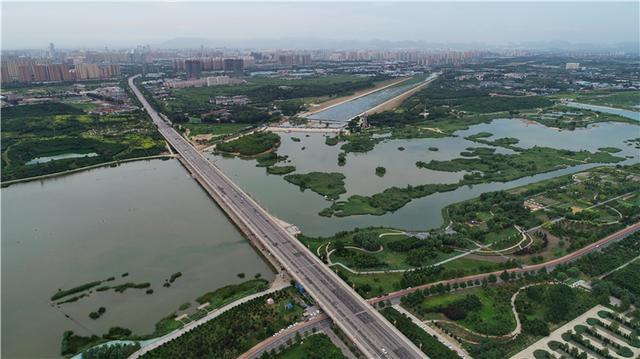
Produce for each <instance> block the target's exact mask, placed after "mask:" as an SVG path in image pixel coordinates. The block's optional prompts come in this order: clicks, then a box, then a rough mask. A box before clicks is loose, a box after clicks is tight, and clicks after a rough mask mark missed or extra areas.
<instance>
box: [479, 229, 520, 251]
mask: <svg viewBox="0 0 640 359" xmlns="http://www.w3.org/2000/svg"><path fill="white" fill-rule="evenodd" d="M521 240H522V235H521V234H520V232H518V230H517V229H515V228H514V227H509V228H505V229H503V230H501V231H499V232H490V233H489V234H487V236H486V237H485V243H486V244H492V245H491V247H489V248H490V249H493V250H500V249H505V248H509V247H511V246H513V245H515V244H517V243H518V242H520V241H521Z"/></svg>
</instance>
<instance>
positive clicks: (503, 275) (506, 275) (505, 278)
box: [500, 270, 510, 282]
mask: <svg viewBox="0 0 640 359" xmlns="http://www.w3.org/2000/svg"><path fill="white" fill-rule="evenodd" d="M509 278H510V277H509V273H508V272H507V271H506V270H505V271H504V272H502V273H500V279H501V280H502V281H503V282H508V281H509Z"/></svg>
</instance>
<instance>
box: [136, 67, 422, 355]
mask: <svg viewBox="0 0 640 359" xmlns="http://www.w3.org/2000/svg"><path fill="white" fill-rule="evenodd" d="M138 76H139V75H136V76H133V77H130V78H129V80H128V81H129V87H130V88H131V90H132V91H133V92H134V94H135V95H136V97H137V98H138V100H139V101H140V103H141V104H142V105H143V107H144V109H145V111H146V112H147V113H148V115H149V116H150V117H151V119H152V121H153V122H154V124H155V125H156V126H157V127H158V130H159V132H160V133H161V134H162V136H164V138H165V139H166V141H167V142H168V143H169V144H170V145H171V146H172V147H173V148H174V149H175V150H176V152H178V154H179V155H180V160H181V161H182V163H183V164H184V165H185V167H187V168H188V169H189V170H190V171H191V172H192V174H193V175H194V177H195V178H196V179H197V180H198V181H199V182H200V184H201V185H202V187H203V188H204V189H205V190H206V191H207V192H208V193H209V194H210V195H211V196H212V197H213V198H214V199H215V200H216V202H217V203H218V205H220V207H221V208H222V209H223V210H225V211H226V213H227V214H228V215H229V217H230V218H232V219H233V220H234V221H235V222H236V224H237V225H238V226H239V227H241V228H242V229H243V231H245V232H247V231H248V232H250V234H251V235H252V237H253V238H255V239H257V240H258V241H259V242H260V243H261V244H262V245H263V246H264V248H266V249H267V250H268V251H269V253H270V254H271V255H273V256H274V257H275V258H276V259H277V260H278V262H279V263H280V264H281V265H282V266H283V267H284V269H285V270H286V271H287V272H288V273H289V274H290V275H291V276H292V277H293V278H294V279H295V280H296V281H298V282H299V283H301V284H302V285H303V286H304V288H305V290H306V291H307V292H308V293H309V294H310V295H311V296H312V297H313V298H314V299H315V301H316V302H317V304H318V305H319V306H320V307H321V308H322V309H323V311H324V312H325V313H326V314H327V315H328V316H329V317H330V318H331V319H332V320H333V321H334V323H336V324H337V325H338V326H339V327H340V328H341V329H342V330H343V331H344V332H345V333H346V335H347V336H349V337H350V339H351V340H352V341H353V342H354V344H355V345H356V346H357V347H358V348H359V349H360V350H361V351H362V353H363V354H364V355H365V356H366V357H367V358H426V356H425V355H424V353H422V351H420V349H418V348H417V347H416V346H415V345H414V344H413V343H412V342H411V341H409V340H408V339H407V338H406V337H404V336H403V335H402V333H400V332H399V331H398V330H397V329H396V328H395V327H394V326H393V325H391V324H390V323H389V322H388V321H387V320H386V319H384V317H382V315H381V314H380V313H378V312H377V311H376V310H375V309H373V307H372V306H371V305H370V304H368V303H367V302H366V301H365V300H364V299H362V298H361V297H360V296H359V295H358V294H357V293H356V292H355V291H354V290H353V289H352V288H350V287H349V286H348V285H347V284H346V283H345V282H344V281H342V279H340V278H339V277H338V276H337V275H336V274H335V273H333V272H332V271H331V270H330V269H329V268H328V267H327V266H326V265H325V264H324V263H322V262H321V261H320V260H319V259H318V258H317V257H316V256H315V255H314V254H313V253H311V251H309V250H308V249H307V248H306V247H305V246H304V245H302V244H301V243H300V242H299V241H298V240H297V239H296V238H295V237H293V236H292V235H291V234H289V233H288V232H287V231H286V230H285V229H284V228H283V227H282V226H281V225H280V223H279V222H277V221H276V220H275V219H274V218H273V217H272V216H271V215H270V214H269V213H267V212H266V211H265V210H264V209H263V208H262V207H261V206H260V205H259V204H258V203H256V202H255V201H254V200H253V199H252V198H251V197H250V196H249V195H247V194H246V193H245V192H244V191H242V190H241V189H240V188H239V187H238V186H237V185H236V184H235V183H233V181H231V180H230V179H229V178H228V177H227V176H226V175H225V174H224V173H223V172H222V171H221V170H220V169H218V168H217V167H216V166H215V165H214V164H213V163H211V162H210V161H209V160H207V159H206V158H205V157H204V156H203V155H202V154H201V153H200V152H198V151H197V150H196V149H195V148H194V147H193V146H191V144H190V143H189V142H187V141H186V140H185V139H184V138H183V137H182V136H181V135H180V134H179V133H178V132H177V131H176V130H174V129H173V128H172V127H171V126H170V125H169V124H168V123H167V122H165V121H164V120H163V118H162V117H161V115H160V114H159V113H158V112H156V111H155V110H154V109H153V108H152V107H151V105H150V104H149V103H148V102H147V100H146V99H145V97H144V96H143V95H142V93H141V92H140V90H139V89H138V88H137V87H136V86H135V84H134V79H135V78H136V77H138Z"/></svg>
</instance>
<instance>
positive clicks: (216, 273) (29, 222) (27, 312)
mask: <svg viewBox="0 0 640 359" xmlns="http://www.w3.org/2000/svg"><path fill="white" fill-rule="evenodd" d="M1 194H2V357H3V358H44V357H56V356H59V352H60V341H61V338H62V333H63V332H64V331H65V330H73V331H74V332H76V333H78V334H82V335H89V334H96V335H101V334H103V333H105V332H106V331H107V330H108V328H110V327H112V326H116V325H117V326H123V327H127V328H130V329H132V330H134V332H137V333H143V334H144V333H149V332H151V331H152V330H153V325H154V323H155V322H156V321H157V320H159V319H160V318H162V317H164V316H166V315H168V314H170V313H172V312H173V311H175V310H176V309H177V308H178V306H180V304H182V303H185V302H188V301H193V299H195V298H196V297H198V296H199V295H201V294H203V293H205V292H207V291H210V290H214V289H216V288H219V287H221V286H224V285H227V284H231V283H238V282H240V281H242V280H243V279H240V278H238V277H237V274H238V273H241V272H243V273H246V275H247V277H253V275H254V274H256V273H261V274H262V277H264V278H266V279H271V278H273V273H272V272H271V270H270V269H269V268H268V266H267V265H266V264H265V262H264V261H263V260H262V258H260V257H259V256H258V254H257V253H256V252H255V251H254V250H253V248H252V247H251V246H250V245H249V242H248V241H247V240H246V239H245V238H244V237H243V236H242V235H241V234H240V233H239V232H238V230H237V229H236V228H235V227H234V225H233V224H231V223H230V221H229V220H228V219H227V217H226V216H225V215H224V214H223V213H222V212H221V210H220V209H219V208H218V207H217V206H216V205H215V203H214V202H213V201H212V200H211V199H210V198H209V197H208V196H207V195H206V194H205V192H204V191H203V190H202V189H201V188H200V187H199V185H198V184H197V183H196V182H195V181H194V180H193V179H192V178H191V177H190V176H189V175H188V173H187V172H186V171H185V170H184V168H183V167H182V166H181V165H180V164H179V162H178V161H177V160H168V161H162V160H153V161H143V162H132V163H126V164H122V165H120V166H119V167H116V168H108V167H107V168H99V169H94V170H90V171H85V172H81V173H77V174H73V175H69V176H64V177H58V178H53V179H47V180H43V181H36V182H28V183H25V184H16V185H12V186H9V187H7V188H3V189H2V192H1ZM124 272H128V273H129V276H128V277H127V278H121V274H122V273H124ZM175 272H182V273H183V276H182V277H180V278H178V279H177V280H176V281H175V282H174V284H173V285H172V286H171V287H170V288H164V287H163V286H162V283H163V282H164V280H165V279H167V278H169V276H170V275H171V274H172V273H175ZM110 276H115V277H116V278H117V279H116V281H115V282H113V283H116V284H120V283H124V282H135V283H140V282H151V288H153V289H154V291H155V293H154V294H151V295H147V294H145V291H144V290H138V289H129V290H127V291H126V292H125V293H122V294H118V293H115V292H113V291H107V292H101V293H94V294H92V295H91V296H90V297H88V298H83V299H81V300H80V301H78V302H76V303H69V304H64V305H62V306H61V307H60V309H56V308H54V307H52V306H50V304H49V298H50V297H51V295H52V294H54V293H55V292H56V291H57V290H58V288H70V287H73V286H77V285H79V284H82V283H86V282H91V281H94V280H98V279H105V278H107V277H110ZM244 280H246V279H244ZM101 306H104V307H105V308H106V309H107V311H106V313H105V314H104V315H103V316H102V317H101V318H99V319H98V320H92V319H90V318H89V317H88V314H89V313H90V312H92V311H96V310H97V309H98V308H99V307H101ZM65 314H68V315H69V316H70V317H71V318H72V319H67V318H65Z"/></svg>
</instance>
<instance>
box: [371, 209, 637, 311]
mask: <svg viewBox="0 0 640 359" xmlns="http://www.w3.org/2000/svg"><path fill="white" fill-rule="evenodd" d="M637 231H640V222H638V223H634V224H632V225H630V226H628V227H625V228H623V229H621V230H619V231H618V232H615V233H613V234H610V235H608V236H606V237H604V238H602V239H601V240H599V241H597V242H594V243H591V244H590V245H588V246H586V247H583V248H580V249H578V250H577V251H575V252H572V253H569V254H567V255H566V256H564V257H560V258H556V259H552V260H550V261H548V262H544V263H540V264H534V265H529V266H523V267H521V268H512V269H507V272H508V273H524V272H531V271H538V270H540V269H546V270H553V269H554V268H555V267H557V266H559V265H561V264H565V263H569V262H572V261H574V260H576V259H578V258H580V257H582V256H584V255H587V254H589V253H591V252H594V251H597V250H600V249H601V248H604V247H606V246H608V245H609V244H611V243H614V242H617V241H619V240H621V239H623V238H626V237H628V236H630V235H632V234H633V233H635V232H637ZM502 272H503V271H495V272H491V273H482V274H475V275H470V276H466V277H460V278H453V279H447V280H442V281H439V282H434V283H429V284H425V285H421V286H417V287H413V288H407V289H403V290H399V291H397V292H392V293H389V294H387V295H385V296H381V297H377V298H372V299H370V300H369V302H370V303H372V304H375V303H378V302H380V301H385V300H392V299H396V298H400V297H403V296H405V295H407V294H409V293H412V292H415V291H416V290H421V289H425V288H429V287H432V286H435V285H438V284H440V283H442V284H443V285H447V284H454V283H462V282H468V281H470V280H472V281H475V280H476V279H478V280H482V279H485V278H487V277H489V276H490V275H491V274H493V275H495V276H499V275H500V274H501V273H502Z"/></svg>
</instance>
